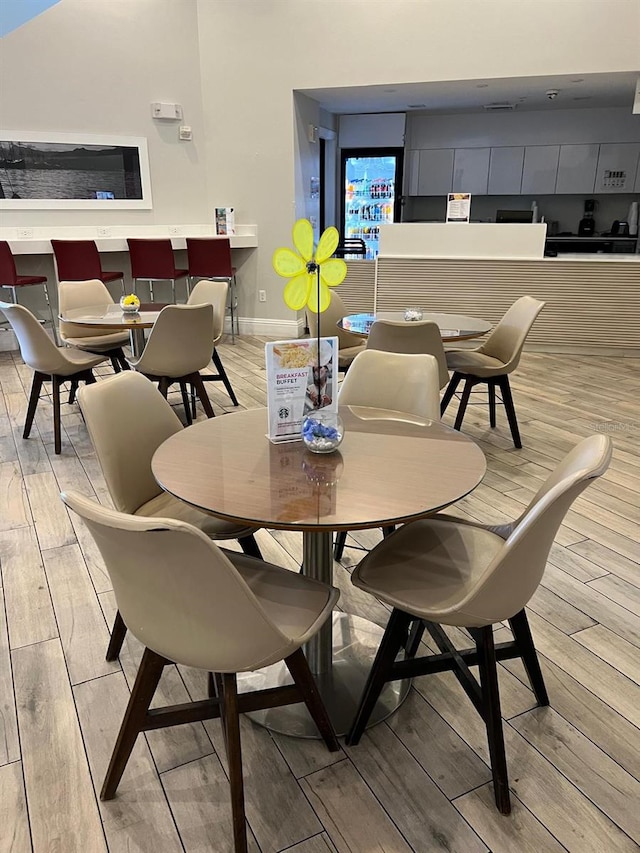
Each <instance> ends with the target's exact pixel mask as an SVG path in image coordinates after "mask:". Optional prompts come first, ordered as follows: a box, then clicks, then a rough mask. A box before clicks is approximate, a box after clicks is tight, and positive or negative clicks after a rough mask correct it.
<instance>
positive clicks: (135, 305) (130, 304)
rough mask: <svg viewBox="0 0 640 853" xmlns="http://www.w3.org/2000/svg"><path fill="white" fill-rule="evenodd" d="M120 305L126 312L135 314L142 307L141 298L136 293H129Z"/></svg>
mask: <svg viewBox="0 0 640 853" xmlns="http://www.w3.org/2000/svg"><path fill="white" fill-rule="evenodd" d="M120 307H121V308H122V310H123V311H124V312H125V313H126V314H135V312H136V311H137V310H138V309H139V308H140V300H139V299H138V297H137V296H136V295H135V293H128V294H127V295H126V296H123V297H122V298H121V300H120Z"/></svg>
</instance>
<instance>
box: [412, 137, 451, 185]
mask: <svg viewBox="0 0 640 853" xmlns="http://www.w3.org/2000/svg"><path fill="white" fill-rule="evenodd" d="M419 155H420V156H419V162H418V182H417V193H416V194H417V195H446V193H450V192H451V182H452V177H453V148H434V149H424V150H422V151H420V152H419Z"/></svg>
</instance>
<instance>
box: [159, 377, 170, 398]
mask: <svg viewBox="0 0 640 853" xmlns="http://www.w3.org/2000/svg"><path fill="white" fill-rule="evenodd" d="M158 391H159V392H160V393H161V394H162V396H163V397H164V399H165V400H166V399H167V394H168V393H169V380H168V379H167V377H166V376H161V377H160V379H159V381H158Z"/></svg>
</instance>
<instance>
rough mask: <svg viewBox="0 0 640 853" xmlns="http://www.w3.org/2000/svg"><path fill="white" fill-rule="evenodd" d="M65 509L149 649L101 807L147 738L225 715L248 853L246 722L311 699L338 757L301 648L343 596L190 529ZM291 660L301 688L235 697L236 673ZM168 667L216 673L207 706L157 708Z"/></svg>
mask: <svg viewBox="0 0 640 853" xmlns="http://www.w3.org/2000/svg"><path fill="white" fill-rule="evenodd" d="M62 500H63V501H64V502H65V504H66V505H67V506H68V507H69V508H70V509H72V510H73V511H74V512H77V513H78V514H79V515H80V516H81V517H82V518H83V519H84V521H85V523H86V525H87V527H88V528H89V531H90V532H91V534H92V536H93V538H94V539H95V541H96V544H97V546H98V548H99V549H100V553H101V554H102V556H103V558H104V561H105V564H106V566H107V571H108V572H109V576H110V578H111V582H112V584H113V591H114V593H115V597H116V602H117V604H118V608H119V609H120V611H121V613H122V616H123V619H124V621H125V624H126V625H127V626H128V627H129V629H130V630H131V633H132V634H134V635H135V636H136V637H137V639H138V640H139V641H140V642H141V643H142V644H143V646H144V647H145V649H144V653H143V655H142V661H141V663H140V667H139V669H138V674H137V676H136V680H135V683H134V685H133V689H132V691H131V698H130V699H129V704H128V706H127V709H126V712H125V715H124V719H123V721H122V725H121V727H120V732H119V734H118V739H117V741H116V745H115V748H114V751H113V755H112V756H111V761H110V763H109V768H108V770H107V775H106V777H105V780H104V784H103V786H102V790H101V792H100V798H101V799H102V800H110V799H112V798H113V797H114V796H115V794H116V790H117V787H118V783H119V782H120V779H121V777H122V774H123V772H124V770H125V768H126V765H127V761H128V759H129V756H130V754H131V751H132V749H133V747H134V745H135V742H136V739H137V737H138V735H139V734H140V732H144V731H147V730H149V729H157V728H163V727H164V726H175V725H180V724H183V723H193V722H196V721H198V720H211V719H214V718H217V717H220V718H221V720H222V727H223V732H224V735H225V745H226V750H227V758H228V764H229V781H230V787H231V806H232V815H233V837H234V849H235V851H236V853H245V851H246V850H247V849H248V848H247V832H246V823H245V815H244V790H243V787H244V786H243V778H242V755H241V748H240V719H239V715H240V714H241V713H244V712H246V711H250V710H251V711H255V710H258V709H260V708H266V707H274V706H276V705H289V704H295V703H297V702H304V703H305V704H306V706H307V708H308V710H309V713H310V714H311V716H312V718H313V720H314V721H315V723H316V725H317V727H318V730H319V732H320V734H321V736H322V738H323V740H324V742H325V744H326V745H327V747H328V748H329V750H331V751H332V752H334V751H336V750H338V749H339V745H338V741H337V739H336V736H335V732H334V730H333V727H332V725H331V721H330V719H329V717H328V715H327V712H326V710H325V708H324V705H323V703H322V700H321V699H320V696H319V694H318V692H317V687H316V685H315V683H314V679H313V676H312V675H311V672H310V670H309V667H308V664H307V661H306V658H305V656H304V652H303V651H302V645H303V643H306V642H307V641H308V640H309V639H310V638H311V637H313V636H314V635H315V634H316V633H317V632H318V631H319V629H320V628H321V627H322V625H323V624H324V623H325V622H326V620H327V619H329V618H330V617H331V611H332V609H333V606H334V605H335V603H336V601H337V600H338V596H339V592H338V590H336V589H334V588H333V587H330V586H327V585H326V584H323V583H320V582H319V581H316V580H312V579H310V578H307V577H304V576H303V575H300V574H298V573H296V572H290V571H287V570H286V569H283V568H280V567H279V566H274V565H271V564H270V563H265V562H263V561H262V560H256V559H253V558H251V557H246V556H244V555H242V554H233V553H231V552H224V551H221V550H220V549H219V548H218V547H217V546H216V545H215V544H214V543H213V542H211V541H210V540H209V539H208V538H207V537H206V536H205V535H204V534H203V533H202V532H201V531H200V530H198V529H197V528H195V527H192V526H191V525H190V524H185V523H184V522H182V521H176V520H174V519H161V518H154V519H147V518H136V517H132V516H130V515H125V514H123V513H121V512H116V511H114V510H110V509H106V508H105V507H102V506H100V505H99V504H97V503H95V502H94V501H91V500H89V499H88V498H85V497H83V496H81V495H79V494H77V493H68V494H62ZM282 660H284V662H285V664H286V665H287V668H288V670H289V673H290V674H291V677H292V678H293V681H294V684H292V685H286V686H283V687H279V688H270V689H268V690H258V691H252V692H249V693H240V694H238V691H237V681H236V673H238V672H252V671H254V670H257V669H261V668H262V667H265V666H269V665H270V664H272V663H276V662H278V661H282ZM171 663H178V664H182V665H184V666H191V667H197V668H198V669H202V670H204V671H205V672H208V673H213V674H214V676H213V677H211V676H210V678H209V699H208V700H200V701H198V702H186V703H184V704H182V705H177V706H176V705H173V706H170V707H167V708H154V709H153V710H151V711H150V710H149V706H150V704H151V701H152V699H153V695H154V693H155V691H156V688H157V686H158V682H159V681H160V677H161V675H162V671H163V669H164V667H165V666H167V665H169V664H171ZM214 687H215V691H214ZM214 692H215V695H213V694H214ZM256 794H257V795H258V796H259V792H256ZM212 819H213V813H212Z"/></svg>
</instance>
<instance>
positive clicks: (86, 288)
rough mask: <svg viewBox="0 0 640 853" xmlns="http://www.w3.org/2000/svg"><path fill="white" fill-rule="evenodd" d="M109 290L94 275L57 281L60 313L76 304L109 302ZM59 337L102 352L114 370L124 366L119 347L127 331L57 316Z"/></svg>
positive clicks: (87, 349) (77, 306) (92, 304)
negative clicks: (83, 324) (114, 330)
mask: <svg viewBox="0 0 640 853" xmlns="http://www.w3.org/2000/svg"><path fill="white" fill-rule="evenodd" d="M113 304H114V302H113V299H112V298H111V294H110V293H109V291H108V290H107V288H106V287H105V285H104V284H103V283H102V282H101V281H99V280H98V279H91V280H90V281H61V282H60V283H59V284H58V306H59V308H60V315H61V316H64V315H65V313H66V312H67V311H70V310H73V309H77V308H88V307H89V306H96V305H113ZM60 340H61V341H62V343H64V344H66V345H67V346H68V347H76V348H77V349H79V350H83V351H84V352H93V353H98V354H100V355H104V356H105V357H106V358H108V359H110V360H111V364H112V366H113V369H114V371H115V372H116V373H119V372H120V371H121V370H128V369H129V365H128V364H127V360H126V358H125V355H124V351H123V349H122V347H123V346H124V345H125V344H127V343H128V342H129V334H128V332H111V331H109V330H108V329H100V328H98V327H96V326H80V325H78V324H77V323H66V322H65V321H64V320H60Z"/></svg>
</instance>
